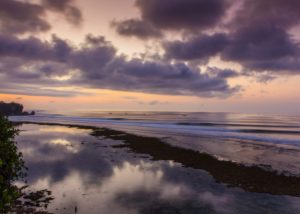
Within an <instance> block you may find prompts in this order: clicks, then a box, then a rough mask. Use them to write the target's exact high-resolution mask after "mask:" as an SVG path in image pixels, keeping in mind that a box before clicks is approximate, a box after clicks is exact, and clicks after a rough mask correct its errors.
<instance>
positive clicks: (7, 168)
mask: <svg viewBox="0 0 300 214" xmlns="http://www.w3.org/2000/svg"><path fill="white" fill-rule="evenodd" d="M17 134H18V130H17V129H15V128H14V127H13V125H12V124H11V123H10V122H9V121H8V120H7V118H5V117H3V116H1V115H0V213H6V212H8V210H10V208H11V206H12V205H13V203H14V202H15V201H16V200H17V199H18V197H19V196H20V194H21V193H20V191H19V189H18V188H17V187H16V186H14V185H13V182H14V181H16V180H17V179H19V178H23V177H24V176H25V173H24V169H25V167H24V161H23V159H22V154H21V153H19V152H18V149H17V145H16V142H15V141H14V138H15V137H16V135H17Z"/></svg>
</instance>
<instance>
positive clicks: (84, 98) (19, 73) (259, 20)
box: [0, 0, 300, 114]
mask: <svg viewBox="0 0 300 214" xmlns="http://www.w3.org/2000/svg"><path fill="white" fill-rule="evenodd" d="M299 11H300V1H299V0H264V1H261V0H163V1H162V0H122V1H119V0H0V100H3V101H6V102H12V101H14V102H20V103H23V104H24V105H25V108H26V109H30V110H31V109H35V110H44V111H47V112H56V113H65V112H70V111H72V112H74V111H78V112H89V111H181V112H189V111H193V112H203V111H205V112H239V113H262V114H265V113H271V114H300V90H299V86H300V75H299V74H300V47H299V41H300V13H299Z"/></svg>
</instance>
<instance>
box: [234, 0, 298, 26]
mask: <svg viewBox="0 0 300 214" xmlns="http://www.w3.org/2000/svg"><path fill="white" fill-rule="evenodd" d="M299 10H300V2H299V1H298V0H284V1H283V0H264V1H261V0H243V4H242V7H241V8H240V9H239V10H238V12H237V14H236V17H235V19H234V20H233V25H234V26H239V27H243V26H248V25H253V24H255V23H256V24H260V25H264V26H276V27H280V28H284V29H286V28H290V27H292V26H294V25H297V24H299V22H300V13H299Z"/></svg>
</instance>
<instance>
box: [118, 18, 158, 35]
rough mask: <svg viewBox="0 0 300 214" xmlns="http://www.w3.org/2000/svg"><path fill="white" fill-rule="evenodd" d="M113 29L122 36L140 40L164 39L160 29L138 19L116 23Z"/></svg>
mask: <svg viewBox="0 0 300 214" xmlns="http://www.w3.org/2000/svg"><path fill="white" fill-rule="evenodd" d="M112 27H114V28H116V31H117V33H118V34H120V35H122V36H135V37H137V38H140V39H147V38H160V37H162V33H161V32H160V31H159V30H158V29H156V28H155V27H153V26H152V25H151V24H150V23H148V22H144V21H141V20H138V19H128V20H125V21H114V22H112Z"/></svg>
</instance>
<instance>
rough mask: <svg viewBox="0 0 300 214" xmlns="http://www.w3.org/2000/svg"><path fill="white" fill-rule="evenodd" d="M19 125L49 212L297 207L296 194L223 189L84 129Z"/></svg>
mask: <svg viewBox="0 0 300 214" xmlns="http://www.w3.org/2000/svg"><path fill="white" fill-rule="evenodd" d="M22 129H23V132H21V135H20V136H19V137H18V141H19V148H20V149H21V151H23V152H24V157H25V161H26V164H27V166H28V167H29V176H28V181H29V184H30V185H31V188H33V189H44V188H46V189H50V190H51V191H52V192H53V195H54V197H55V201H54V202H53V203H52V204H51V205H50V210H52V211H53V212H54V213H74V210H75V207H78V212H79V213H91V214H94V213H100V212H101V213H104V214H105V213H110V214H114V213H116V214H118V213H142V214H148V213H158V212H160V213H163V212H166V213H200V212H201V213H241V212H243V213H247V212H250V211H251V213H263V212H269V211H270V210H271V211H274V210H275V211H279V213H299V212H300V208H299V207H297V206H295V204H296V203H295V202H300V200H299V199H298V198H292V197H285V196H271V195H268V194H256V193H248V192H244V191H242V190H240V189H237V188H227V187H225V186H224V185H222V184H218V183H215V181H214V179H213V178H212V177H211V176H210V175H208V174H207V173H206V172H204V171H202V170H194V169H191V168H183V167H181V166H180V165H179V164H176V163H173V162H167V161H156V162H153V161H150V160H148V159H145V158H141V157H139V156H136V155H135V154H132V153H128V152H126V151H125V150H122V149H116V148H112V147H111V145H114V144H118V143H119V142H114V141H112V140H104V139H101V140H99V139H96V138H94V137H92V136H90V135H89V130H80V131H78V132H77V130H78V129H76V128H66V127H63V128H62V129H60V127H50V126H38V125H23V126H22ZM70 148H72V149H70ZM73 149H76V152H74V150H73ZM290 205H294V206H290ZM254 208H255V210H254Z"/></svg>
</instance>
